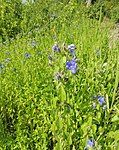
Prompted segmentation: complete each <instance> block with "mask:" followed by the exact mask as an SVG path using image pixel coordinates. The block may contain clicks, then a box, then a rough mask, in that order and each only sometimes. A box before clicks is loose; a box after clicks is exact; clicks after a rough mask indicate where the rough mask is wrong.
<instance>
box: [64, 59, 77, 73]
mask: <svg viewBox="0 0 119 150" xmlns="http://www.w3.org/2000/svg"><path fill="white" fill-rule="evenodd" d="M66 68H67V69H68V70H71V72H72V73H73V74H75V73H76V71H77V63H76V61H75V60H74V59H72V60H71V61H67V62H66Z"/></svg>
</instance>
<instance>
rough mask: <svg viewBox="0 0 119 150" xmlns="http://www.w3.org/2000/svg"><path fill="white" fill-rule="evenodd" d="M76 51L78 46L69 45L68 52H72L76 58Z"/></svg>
mask: <svg viewBox="0 0 119 150" xmlns="http://www.w3.org/2000/svg"><path fill="white" fill-rule="evenodd" d="M75 49H76V46H75V45H74V44H70V45H68V50H69V51H70V53H71V54H72V56H73V57H75Z"/></svg>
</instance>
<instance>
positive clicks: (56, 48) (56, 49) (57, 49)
mask: <svg viewBox="0 0 119 150" xmlns="http://www.w3.org/2000/svg"><path fill="white" fill-rule="evenodd" d="M52 50H53V51H55V52H60V48H59V47H58V45H57V44H54V45H53V47H52Z"/></svg>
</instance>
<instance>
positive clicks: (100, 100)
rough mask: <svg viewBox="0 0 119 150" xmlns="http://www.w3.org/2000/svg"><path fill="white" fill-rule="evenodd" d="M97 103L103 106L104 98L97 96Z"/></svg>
mask: <svg viewBox="0 0 119 150" xmlns="http://www.w3.org/2000/svg"><path fill="white" fill-rule="evenodd" d="M97 99H98V102H99V104H100V105H103V104H104V103H105V98H104V96H97Z"/></svg>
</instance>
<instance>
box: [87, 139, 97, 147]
mask: <svg viewBox="0 0 119 150" xmlns="http://www.w3.org/2000/svg"><path fill="white" fill-rule="evenodd" d="M94 145H95V142H94V140H93V139H89V140H88V141H87V147H93V146H94Z"/></svg>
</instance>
